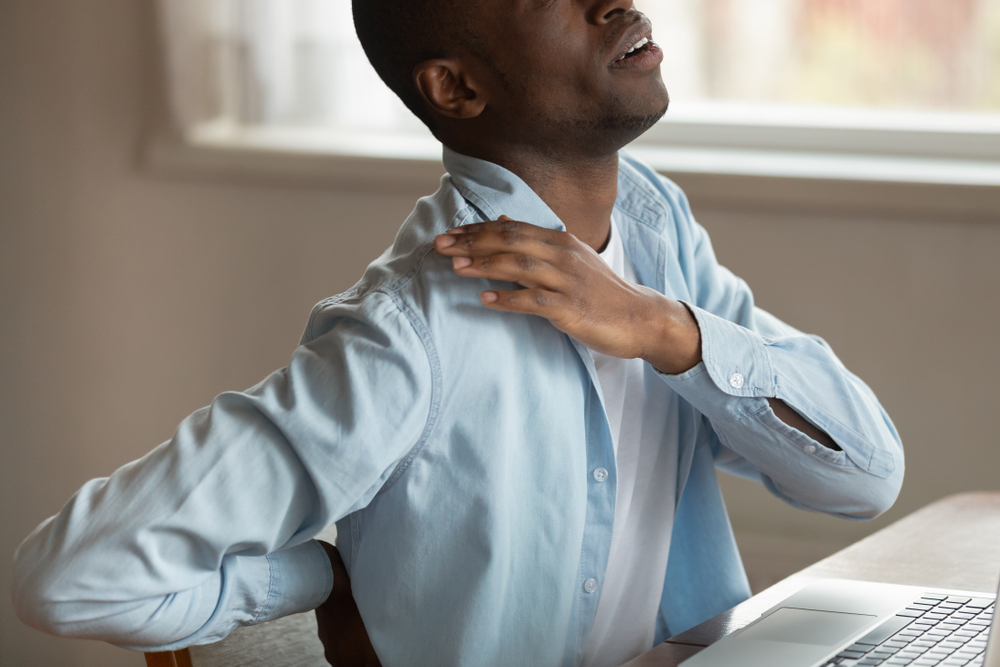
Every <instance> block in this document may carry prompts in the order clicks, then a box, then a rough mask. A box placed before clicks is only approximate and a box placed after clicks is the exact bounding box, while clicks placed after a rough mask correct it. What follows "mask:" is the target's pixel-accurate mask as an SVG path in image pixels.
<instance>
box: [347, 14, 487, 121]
mask: <svg viewBox="0 0 1000 667" xmlns="http://www.w3.org/2000/svg"><path fill="white" fill-rule="evenodd" d="M463 4H465V2H464V1H463V0H353V3H352V9H353V12H354V28H355V30H357V33H358V39H359V40H361V46H362V47H363V48H364V50H365V55H367V56H368V61H369V62H371V64H372V67H374V68H375V71H376V72H377V73H378V75H379V77H381V79H382V81H384V82H385V85H387V86H389V88H390V89H391V90H392V91H393V92H394V93H396V95H398V96H399V99H401V100H402V101H403V104H405V105H406V107H407V108H408V109H409V110H410V111H412V112H413V113H414V114H415V115H416V116H417V118H419V119H420V120H422V121H423V122H424V124H425V125H427V126H428V127H429V128H431V130H432V131H433V130H434V120H433V118H432V117H431V115H430V113H429V112H428V111H427V108H426V107H425V106H424V101H423V98H422V97H421V95H420V92H419V91H418V90H417V87H416V85H415V84H414V82H413V68H415V67H416V66H417V65H419V64H420V63H422V62H424V61H425V60H432V59H434V58H443V57H445V56H446V55H447V52H448V48H449V47H450V46H452V45H454V44H455V43H456V42H457V40H458V39H459V38H460V34H461V33H462V32H465V31H467V30H468V29H469V26H468V24H467V22H466V21H465V16H466V14H467V12H465V11H463V7H462V5H463Z"/></svg>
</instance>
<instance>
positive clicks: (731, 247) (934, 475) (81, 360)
mask: <svg viewBox="0 0 1000 667" xmlns="http://www.w3.org/2000/svg"><path fill="white" fill-rule="evenodd" d="M151 4H152V3H148V2H132V1H128V0H100V1H95V2H88V3H81V2H73V1H71V0H34V1H29V0H7V1H6V2H3V3H0V380H2V381H0V426H2V428H0V508H2V509H0V512H2V521H0V571H2V572H3V576H4V585H3V590H6V589H7V587H8V585H9V575H8V574H7V573H8V572H9V569H10V563H11V558H12V554H13V551H14V549H15V548H16V546H17V544H18V543H19V542H20V540H21V539H23V538H24V537H25V536H26V535H27V534H28V533H29V532H30V531H31V530H32V528H33V527H34V526H35V525H37V524H38V523H39V522H40V521H42V520H43V519H44V518H45V517H47V516H50V515H52V514H54V513H55V512H57V511H58V510H59V508H60V507H61V505H62V504H63V503H64V502H65V500H66V499H67V498H68V497H69V495H70V494H72V493H73V492H74V491H75V490H76V489H77V488H78V487H79V486H80V485H81V484H82V483H83V482H85V481H86V480H88V479H90V478H92V477H96V476H102V475H106V474H108V473H110V472H111V471H113V470H114V469H115V468H116V467H118V466H120V465H121V464H123V463H125V462H127V461H129V460H131V459H134V458H136V457H138V456H140V455H142V454H143V453H145V452H146V451H147V450H148V449H150V448H151V447H153V446H155V445H156V444H158V443H159V442H161V441H163V440H165V439H166V438H168V437H169V436H170V434H171V432H172V429H173V428H174V426H175V425H176V424H177V422H178V421H179V420H180V419H181V418H183V417H184V416H185V415H186V414H188V413H189V412H191V411H192V410H194V409H196V408H198V407H200V406H201V405H204V404H205V403H207V402H208V401H210V400H211V399H212V397H213V396H214V395H215V394H217V393H219V392H220V391H223V390H227V389H234V388H237V389H238V388H243V387H247V386H249V385H251V384H253V383H254V382H256V381H257V380H258V379H259V378H261V377H262V376H264V375H265V374H266V373H268V372H269V371H271V370H273V369H275V368H278V367H280V366H282V365H283V364H284V363H285V361H286V359H287V358H288V356H289V354H290V352H291V351H292V349H293V347H294V345H295V343H296V341H297V339H298V336H299V333H300V330H301V327H302V326H303V325H304V323H305V318H306V316H307V315H308V312H309V309H310V307H311V306H312V304H313V303H314V302H316V301H318V300H319V299H321V298H323V297H324V296H327V295H329V294H332V293H336V292H338V291H340V290H342V289H344V288H346V287H347V286H349V285H350V284H351V283H352V282H353V281H354V279H355V278H356V277H357V276H358V275H359V274H360V272H361V271H362V270H363V268H364V265H365V263H366V262H367V261H368V260H369V259H370V258H373V257H375V256H376V255H377V254H378V253H379V252H380V251H381V250H382V248H384V247H385V246H386V245H387V244H388V243H389V242H390V241H391V239H392V236H393V234H394V231H395V228H396V227H397V226H398V224H399V222H400V221H401V220H402V218H403V216H404V215H405V214H406V213H407V212H408V211H409V210H410V208H411V206H412V203H413V200H414V199H415V197H416V196H418V195H419V194H422V193H425V192H427V191H429V190H430V189H431V188H432V187H433V181H434V179H433V178H432V175H429V177H428V183H427V184H426V185H425V186H422V187H413V188H412V189H405V188H404V189H396V190H390V191H384V192H377V193H376V192H368V193H365V192H363V191H360V192H359V191H357V190H355V189H351V190H350V191H338V190H337V189H335V188H324V187H317V186H295V185H289V184H287V183H286V184H283V185H279V184H272V185H267V184H262V183H259V182H258V183H251V182H242V183H240V182H225V181H212V180H205V179H196V178H184V177H180V178H173V179H171V178H166V177H163V176H156V175H153V174H151V173H150V172H148V171H147V170H144V169H142V168H140V167H139V166H138V155H139V150H140V148H141V145H142V139H143V137H145V136H146V134H147V131H148V129H149V128H148V123H149V119H150V118H152V117H153V116H155V110H156V109H158V108H160V107H161V105H162V98H161V96H160V81H159V75H158V71H159V64H158V60H157V55H156V54H157V45H156V32H155V22H154V17H153V12H152V9H151V7H150V5H151ZM697 205H698V202H696V206H697ZM696 210H698V212H699V217H700V219H701V221H702V222H703V223H704V224H705V225H706V226H707V227H708V228H709V231H710V232H711V233H712V236H713V239H714V242H715V245H716V248H717V251H718V254H719V256H720V257H721V259H722V260H723V262H724V263H727V264H728V265H729V266H730V267H731V268H733V269H734V270H735V271H736V272H737V273H738V274H740V275H742V276H744V277H745V278H746V279H747V280H748V282H750V284H751V285H753V286H754V287H755V289H756V292H757V295H758V298H759V301H760V303H761V304H762V305H764V306H765V307H767V308H769V309H771V310H773V311H774V312H775V313H777V314H778V315H780V316H782V317H784V318H786V319H787V320H788V321H790V322H791V323H793V324H795V325H797V326H799V327H800V328H803V329H806V330H810V331H817V332H822V333H823V334H824V335H825V336H826V337H827V338H828V340H829V341H830V342H831V343H832V344H833V345H834V347H835V349H837V350H838V351H839V353H840V354H841V356H842V357H843V359H844V361H845V362H846V363H847V364H848V365H849V366H850V367H852V368H853V369H854V370H855V371H857V372H858V373H859V374H860V375H862V376H863V377H864V378H865V379H866V380H868V382H869V383H870V384H871V385H872V386H873V387H874V389H875V390H876V392H877V393H878V394H879V396H880V397H881V398H882V400H883V402H884V404H885V405H886V407H887V408H888V409H889V412H890V413H891V414H892V415H893V417H894V418H895V420H896V423H897V425H898V426H899V429H900V431H901V432H902V434H903V437H904V441H905V443H906V445H907V449H908V453H909V458H908V478H907V484H906V486H905V488H904V491H903V495H902V496H901V498H900V501H899V503H898V504H897V506H896V507H895V508H894V509H893V510H892V511H891V512H889V513H888V514H887V515H886V516H885V517H884V518H882V519H879V520H877V521H875V522H872V523H869V524H851V523H847V522H842V521H836V520H833V519H828V518H825V517H820V516H815V515H808V514H805V513H801V512H796V511H793V510H790V509H788V508H785V507H784V506H782V504H781V503H780V502H778V501H776V500H773V499H771V498H770V497H768V496H767V495H766V494H765V493H763V492H762V491H761V490H760V489H757V488H755V487H753V486H752V485H745V484H742V483H736V482H732V481H727V482H726V492H727V495H728V496H729V498H730V505H731V507H732V513H733V521H734V524H735V525H736V527H737V530H738V531H739V534H740V539H741V542H742V543H743V544H744V545H745V548H746V549H747V551H748V552H752V553H756V552H760V553H772V552H773V551H774V546H773V545H775V544H779V545H781V544H791V545H793V547H794V548H793V550H797V553H803V554H807V555H815V554H819V553H822V552H824V551H828V550H830V549H834V548H836V547H838V546H840V545H843V544H846V543H849V542H850V541H853V540H854V539H857V538H858V537H859V536H861V535H864V534H865V533H866V532H867V531H870V530H872V529H873V528H876V527H878V526H880V525H883V524H884V523H885V522H887V521H890V520H892V519H893V518H898V517H899V516H902V515H903V514H905V513H907V512H909V511H912V510H913V509H915V508H917V507H919V506H921V505H923V504H925V503H927V502H929V501H931V500H934V499H936V498H939V497H941V496H943V495H946V494H948V493H953V492H957V491H962V490H968V489H987V488H992V489H996V488H998V486H1000V485H998V482H997V480H996V470H997V467H998V466H997V464H998V463H1000V455H998V454H997V448H996V447H995V443H994V438H993V435H992V432H991V430H990V429H989V427H988V424H989V418H990V417H991V416H992V414H993V412H994V410H993V406H992V403H993V396H994V395H995V392H994V384H995V383H996V381H997V378H1000V355H997V354H996V353H995V351H994V350H993V347H992V343H993V340H994V338H995V331H996V330H997V329H998V325H1000V321H998V320H1000V318H998V315H997V312H996V308H995V304H997V303H1000V262H997V261H996V256H997V254H998V251H1000V225H995V224H989V223H972V222H955V221H952V220H944V219H941V220H934V219H928V220H921V221H917V220H905V219H887V218H884V217H880V218H879V219H867V218H864V217H858V216H854V217H850V218H845V217H829V216H821V215H810V214H803V213H801V212H800V213H796V214H787V213H786V214H763V213H760V212H757V213H748V212H746V211H743V212H740V211H738V210H734V209H732V208H730V209H728V210H721V209H720V210H712V209H710V208H706V207H704V206H701V207H699V208H697V209H696ZM761 545H763V546H761ZM769 550H770V551H769ZM140 664H142V660H141V657H139V656H137V655H134V654H130V653H127V652H124V651H121V650H119V649H115V648H111V647H107V646H104V645H101V644H98V643H93V642H80V641H70V640H62V639H54V638H50V637H47V636H45V635H42V634H41V633H38V632H35V631H34V630H30V629H28V628H25V627H24V626H22V625H20V623H19V622H18V621H17V620H16V619H15V618H14V617H13V611H12V609H11V605H10V602H9V600H8V599H7V597H6V595H4V596H0V665H3V667H8V666H9V667H15V666H16V667H22V666H25V667H27V666H36V665H38V666H44V665H63V666H65V667H77V666H79V667H83V666H96V665H103V666H107V667H118V666H126V665H133V666H137V665H140Z"/></svg>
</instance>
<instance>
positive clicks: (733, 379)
mask: <svg viewBox="0 0 1000 667" xmlns="http://www.w3.org/2000/svg"><path fill="white" fill-rule="evenodd" d="M729 384H730V385H732V387H733V389H739V388H740V387H742V386H743V376H742V375H740V374H739V373H733V374H732V375H730V376H729Z"/></svg>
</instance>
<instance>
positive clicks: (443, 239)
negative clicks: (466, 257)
mask: <svg viewBox="0 0 1000 667" xmlns="http://www.w3.org/2000/svg"><path fill="white" fill-rule="evenodd" d="M456 240H457V239H455V237H454V236H448V235H447V234H442V235H441V236H439V237H437V244H438V247H439V248H449V247H451V246H453V245H455V242H456Z"/></svg>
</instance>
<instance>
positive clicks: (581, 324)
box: [434, 216, 701, 374]
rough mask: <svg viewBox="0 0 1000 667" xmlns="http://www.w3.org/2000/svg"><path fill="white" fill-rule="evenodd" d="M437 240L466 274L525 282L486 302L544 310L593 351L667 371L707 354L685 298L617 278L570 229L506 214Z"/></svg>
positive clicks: (535, 312)
mask: <svg viewBox="0 0 1000 667" xmlns="http://www.w3.org/2000/svg"><path fill="white" fill-rule="evenodd" d="M434 246H435V248H436V249H437V251H438V252H439V253H441V254H442V255H445V256H448V257H451V258H452V265H453V267H454V269H455V272H456V273H458V274H459V275H461V276H468V277H470V278H489V279H492V280H501V281H507V282H513V283H517V284H518V285H521V286H522V287H523V288H524V289H519V290H489V291H486V292H483V293H482V294H481V295H480V298H481V299H482V302H483V304H484V305H485V306H487V307H488V308H493V309H495V310H505V311H510V312H515V313H525V314H530V315H539V316H541V317H544V318H546V319H547V320H549V321H550V322H552V324H553V325H554V326H555V327H556V328H557V329H559V330H560V331H562V332H563V333H566V334H568V335H569V336H571V337H572V338H574V339H576V340H577V341H579V342H581V343H583V344H584V345H586V346H587V347H589V348H590V349H592V350H595V351H597V352H601V353H603V354H607V355H609V356H614V357H620V358H623V359H634V358H642V359H644V360H646V361H647V362H649V363H650V364H652V365H653V367H654V368H656V369H657V370H659V371H661V372H663V373H669V374H677V373H682V372H684V371H686V370H688V369H690V368H692V367H694V366H696V365H697V364H698V363H699V362H700V361H701V336H700V331H699V329H698V324H697V322H696V321H695V319H694V317H693V316H692V315H691V312H690V311H689V310H688V309H687V308H686V307H685V306H684V304H682V303H680V302H679V301H675V300H673V299H669V298H667V297H666V296H664V295H662V294H660V293H659V292H656V291H655V290H652V289H649V288H648V287H643V286H641V285H635V284H633V283H630V282H628V281H626V280H624V279H622V278H619V277H618V276H617V275H615V273H614V272H613V271H612V270H611V269H610V268H609V267H608V265H607V264H605V262H604V260H602V259H601V257H600V256H599V255H598V254H597V253H596V252H595V251H594V250H593V249H592V248H590V247H589V246H588V245H586V244H585V243H583V242H582V241H580V240H579V239H577V238H576V237H575V236H573V235H572V234H570V233H568V232H561V231H556V230H551V229H545V228H542V227H538V226H536V225H531V224H528V223H524V222H517V221H515V220H511V219H510V218H507V217H506V216H502V217H501V218H500V219H499V220H495V221H492V222H484V223H479V224H474V225H467V226H465V227H456V228H455V229H452V230H451V231H449V232H448V233H447V234H442V235H441V236H438V237H437V238H436V239H435V241H434Z"/></svg>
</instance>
